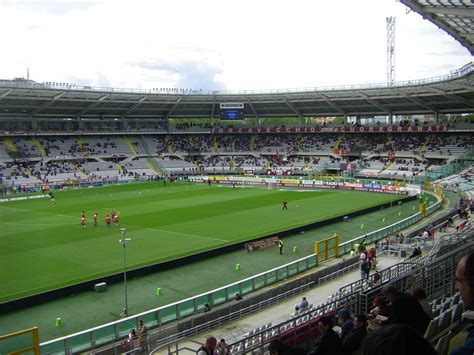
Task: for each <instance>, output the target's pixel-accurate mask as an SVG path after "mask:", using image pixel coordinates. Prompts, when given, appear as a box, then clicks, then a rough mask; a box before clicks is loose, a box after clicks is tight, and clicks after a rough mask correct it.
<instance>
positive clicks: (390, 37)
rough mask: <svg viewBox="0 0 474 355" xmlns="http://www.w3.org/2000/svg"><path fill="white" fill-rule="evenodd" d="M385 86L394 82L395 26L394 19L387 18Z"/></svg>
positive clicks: (392, 17)
mask: <svg viewBox="0 0 474 355" xmlns="http://www.w3.org/2000/svg"><path fill="white" fill-rule="evenodd" d="M386 20H387V84H388V85H389V86H392V85H393V83H394V82H395V24H396V17H395V16H391V17H387V18H386Z"/></svg>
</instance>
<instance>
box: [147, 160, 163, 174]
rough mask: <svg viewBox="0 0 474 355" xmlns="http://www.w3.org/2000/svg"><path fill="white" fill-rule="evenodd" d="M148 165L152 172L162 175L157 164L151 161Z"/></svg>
mask: <svg viewBox="0 0 474 355" xmlns="http://www.w3.org/2000/svg"><path fill="white" fill-rule="evenodd" d="M147 165H148V167H149V168H150V169H151V170H153V171H154V172H155V173H158V174H161V170H160V168H158V166H157V165H156V164H155V163H153V162H151V161H149V162H148V163H147Z"/></svg>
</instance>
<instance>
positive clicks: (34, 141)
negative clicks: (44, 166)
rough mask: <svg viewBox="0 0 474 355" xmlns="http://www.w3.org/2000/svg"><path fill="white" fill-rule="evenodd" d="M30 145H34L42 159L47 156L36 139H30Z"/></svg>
mask: <svg viewBox="0 0 474 355" xmlns="http://www.w3.org/2000/svg"><path fill="white" fill-rule="evenodd" d="M31 143H33V144H34V145H36V146H37V147H38V149H39V151H40V153H41V156H42V157H45V156H47V154H46V150H44V148H43V145H42V144H41V142H40V141H39V140H38V139H32V140H31Z"/></svg>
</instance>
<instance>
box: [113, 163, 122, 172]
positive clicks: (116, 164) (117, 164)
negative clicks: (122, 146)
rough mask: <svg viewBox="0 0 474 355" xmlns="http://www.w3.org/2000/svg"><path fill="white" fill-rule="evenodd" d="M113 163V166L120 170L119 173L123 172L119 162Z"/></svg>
mask: <svg viewBox="0 0 474 355" xmlns="http://www.w3.org/2000/svg"><path fill="white" fill-rule="evenodd" d="M114 164H115V167H116V168H117V169H118V170H120V172H121V173H123V168H122V165H120V164H119V163H114Z"/></svg>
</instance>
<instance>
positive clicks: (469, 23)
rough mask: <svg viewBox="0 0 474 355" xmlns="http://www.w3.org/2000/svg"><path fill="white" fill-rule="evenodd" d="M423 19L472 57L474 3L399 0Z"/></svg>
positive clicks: (473, 50)
mask: <svg viewBox="0 0 474 355" xmlns="http://www.w3.org/2000/svg"><path fill="white" fill-rule="evenodd" d="M401 2H402V3H404V4H405V5H407V6H408V7H409V8H410V9H412V10H413V11H415V12H417V13H419V14H420V15H421V16H423V18H425V19H427V20H429V21H431V22H433V23H434V24H435V25H437V26H438V27H440V28H442V29H443V30H445V31H446V32H448V33H449V34H450V35H451V36H453V37H454V38H455V39H456V40H458V41H459V42H460V43H461V44H462V45H463V46H464V47H466V48H467V49H468V50H469V52H470V53H471V55H474V1H472V0H401Z"/></svg>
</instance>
